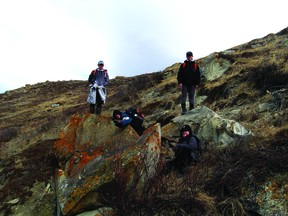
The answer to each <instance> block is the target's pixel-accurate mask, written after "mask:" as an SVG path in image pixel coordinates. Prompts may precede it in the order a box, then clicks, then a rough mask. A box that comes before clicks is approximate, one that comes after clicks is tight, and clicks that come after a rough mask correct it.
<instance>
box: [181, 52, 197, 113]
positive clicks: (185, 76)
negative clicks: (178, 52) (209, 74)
mask: <svg viewBox="0 0 288 216" xmlns="http://www.w3.org/2000/svg"><path fill="white" fill-rule="evenodd" d="M177 80H178V85H179V87H180V88H181V89H182V98H181V107H182V113H181V114H182V115H184V114H185V113H186V112H187V109H186V99H187V94H188V96H189V110H192V109H194V106H195V103H194V97H195V91H196V89H198V87H199V85H200V69H199V66H198V65H197V64H196V63H195V61H193V53H192V52H191V51H188V52H187V53H186V60H185V61H184V63H182V64H181V65H180V68H179V71H178V76H177Z"/></svg>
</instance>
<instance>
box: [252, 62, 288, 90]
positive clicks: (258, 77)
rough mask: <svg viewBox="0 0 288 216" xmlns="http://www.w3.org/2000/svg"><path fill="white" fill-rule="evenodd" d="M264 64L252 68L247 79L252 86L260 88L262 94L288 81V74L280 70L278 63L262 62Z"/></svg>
mask: <svg viewBox="0 0 288 216" xmlns="http://www.w3.org/2000/svg"><path fill="white" fill-rule="evenodd" d="M262 65H263V66H260V67H256V68H252V69H251V71H250V73H248V74H247V75H248V76H249V77H247V80H248V82H249V83H250V84H252V86H253V87H254V88H255V89H257V90H260V92H261V93H262V94H264V93H265V92H266V90H270V89H271V88H275V87H277V86H284V85H287V83H288V74H287V73H284V72H283V71H281V70H280V68H279V67H278V65H276V64H274V63H273V64H270V65H266V64H262Z"/></svg>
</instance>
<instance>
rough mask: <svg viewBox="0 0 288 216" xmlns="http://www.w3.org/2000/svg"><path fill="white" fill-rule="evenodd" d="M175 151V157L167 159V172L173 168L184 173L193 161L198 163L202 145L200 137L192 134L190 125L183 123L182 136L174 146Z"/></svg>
mask: <svg viewBox="0 0 288 216" xmlns="http://www.w3.org/2000/svg"><path fill="white" fill-rule="evenodd" d="M172 150H173V151H174V159H172V160H170V161H167V163H166V173H167V172H169V171H171V170H177V171H178V172H179V173H180V174H182V175H184V170H185V168H186V167H187V166H189V165H191V164H192V163H197V162H198V159H199V156H200V153H201V146H200V140H199V139H198V137H196V136H194V135H193V134H192V129H191V127H190V126H189V125H183V126H182V128H181V129H180V138H179V140H178V142H177V144H176V145H175V146H174V147H172Z"/></svg>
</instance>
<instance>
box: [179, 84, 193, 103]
mask: <svg viewBox="0 0 288 216" xmlns="http://www.w3.org/2000/svg"><path fill="white" fill-rule="evenodd" d="M187 94H188V96H189V103H190V104H193V105H194V96H195V87H194V86H193V85H184V84H183V85H182V98H181V103H182V104H185V103H186V99H187Z"/></svg>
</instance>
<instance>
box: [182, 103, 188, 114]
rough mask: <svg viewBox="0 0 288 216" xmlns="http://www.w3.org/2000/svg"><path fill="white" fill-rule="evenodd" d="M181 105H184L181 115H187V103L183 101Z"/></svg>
mask: <svg viewBox="0 0 288 216" xmlns="http://www.w3.org/2000/svg"><path fill="white" fill-rule="evenodd" d="M181 107H182V112H181V115H185V113H186V112H187V109H186V104H185V103H182V104H181Z"/></svg>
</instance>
